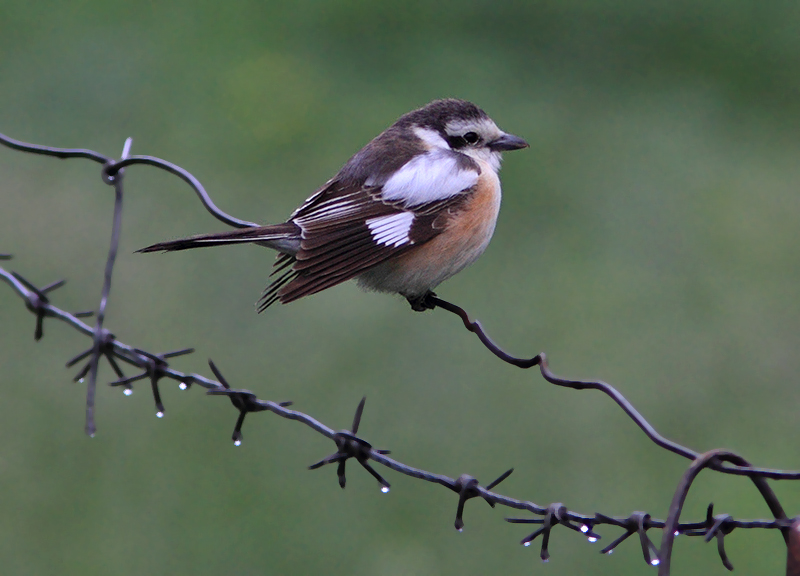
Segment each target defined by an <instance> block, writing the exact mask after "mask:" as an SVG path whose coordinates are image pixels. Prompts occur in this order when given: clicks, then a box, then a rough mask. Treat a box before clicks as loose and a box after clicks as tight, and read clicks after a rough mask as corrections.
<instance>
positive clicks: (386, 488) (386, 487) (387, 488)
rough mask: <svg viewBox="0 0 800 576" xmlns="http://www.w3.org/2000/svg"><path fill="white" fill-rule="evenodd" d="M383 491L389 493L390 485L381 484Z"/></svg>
mask: <svg viewBox="0 0 800 576" xmlns="http://www.w3.org/2000/svg"><path fill="white" fill-rule="evenodd" d="M381 492H383V493H384V494H386V493H388V492H389V487H388V486H381Z"/></svg>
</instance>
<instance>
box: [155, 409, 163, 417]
mask: <svg viewBox="0 0 800 576" xmlns="http://www.w3.org/2000/svg"><path fill="white" fill-rule="evenodd" d="M156 417H158V418H163V417H164V413H163V412H162V411H161V410H159V411H158V412H156Z"/></svg>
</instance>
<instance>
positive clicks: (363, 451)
mask: <svg viewBox="0 0 800 576" xmlns="http://www.w3.org/2000/svg"><path fill="white" fill-rule="evenodd" d="M0 143H2V144H4V145H6V146H7V147H9V148H12V149H14V150H19V151H23V152H29V153H34V154H41V155H47V156H54V157H57V158H84V159H89V160H92V161H95V162H98V163H100V164H102V165H103V167H102V172H101V174H102V176H103V181H104V182H105V183H106V184H109V185H112V186H114V190H115V203H114V213H113V226H112V235H111V243H110V248H109V254H108V258H107V260H106V268H105V275H104V283H103V289H102V293H101V300H100V304H99V307H98V312H97V318H96V323H95V327H94V328H91V327H89V326H87V325H86V324H84V323H83V322H82V321H81V320H80V318H81V317H84V316H87V315H91V314H92V313H91V312H79V313H75V314H71V313H69V312H65V311H64V310H61V309H60V308H58V307H56V306H54V305H53V304H52V303H51V302H50V297H49V296H48V294H49V293H50V292H52V291H54V290H56V289H57V288H59V287H61V286H63V285H64V282H65V281H64V280H59V281H57V282H53V283H51V284H48V285H47V286H44V287H42V288H37V287H36V286H35V285H33V284H32V283H31V282H29V281H28V280H26V279H25V278H23V277H22V276H21V275H19V274H18V273H16V272H12V271H8V270H5V269H4V268H2V267H0V279H2V280H4V281H5V282H6V283H7V284H9V285H10V286H11V288H12V289H13V290H14V291H15V292H16V293H17V294H18V295H19V296H20V297H21V298H22V299H23V301H24V303H25V306H26V307H27V308H28V310H29V311H31V312H32V313H33V314H34V315H35V317H36V326H35V330H34V338H35V340H39V339H40V338H41V337H42V336H43V334H44V328H43V321H44V319H45V318H56V319H59V320H61V321H62V322H65V323H66V324H68V325H70V326H72V327H73V328H75V329H76V330H77V331H79V332H81V333H83V334H85V335H87V336H90V337H91V338H92V346H91V347H90V348H89V349H88V350H86V351H84V352H82V353H81V354H79V355H77V356H76V357H74V358H72V359H71V360H70V361H68V362H67V366H68V367H70V366H73V365H75V364H77V363H78V362H80V361H82V360H84V359H86V358H88V362H87V363H86V365H85V366H84V367H83V368H82V369H81V370H80V371H79V372H78V374H77V375H76V377H75V380H83V378H84V377H85V376H86V375H87V374H88V375H89V383H88V386H87V401H86V432H87V434H90V435H93V434H94V433H95V431H96V428H95V425H94V391H95V385H96V378H97V369H98V364H99V361H100V358H101V357H104V358H106V359H107V361H108V362H109V364H110V365H111V367H112V369H113V370H114V372H115V373H116V374H117V376H118V379H117V380H116V381H114V382H111V383H110V385H111V386H119V387H122V388H123V389H124V390H125V392H126V393H130V391H131V390H132V385H133V384H134V383H135V382H137V381H139V380H143V379H148V380H149V381H150V386H151V392H152V394H153V399H154V403H155V405H156V410H157V414H158V415H159V416H163V414H164V406H163V403H162V402H161V396H160V391H159V382H160V380H162V379H163V378H168V379H171V380H175V381H177V382H179V386H180V388H181V389H184V390H185V389H187V388H189V387H191V386H192V385H193V384H197V385H199V386H201V387H203V388H206V389H207V394H210V395H221V396H227V397H228V398H229V400H230V401H231V404H232V405H233V406H234V408H235V409H236V410H238V412H239V414H238V417H237V420H236V424H235V426H234V431H233V434H232V440H233V442H234V444H235V445H239V444H241V443H242V440H243V434H242V427H243V425H244V420H245V417H246V415H247V414H248V413H250V412H264V411H268V412H272V413H273V414H276V415H278V416H281V417H283V418H286V419H289V420H296V421H298V422H302V423H303V424H305V425H306V426H308V427H310V428H311V429H312V430H314V431H316V432H317V433H319V434H321V435H323V436H325V437H326V438H329V439H331V440H333V441H334V443H335V445H336V452H335V453H333V454H332V455H330V456H327V457H325V458H323V459H322V460H320V461H319V462H317V463H315V464H312V465H311V466H309V468H310V469H316V468H320V467H322V466H324V465H326V464H333V463H336V464H337V477H338V481H339V484H340V486H341V487H342V488H344V487H345V485H346V475H345V472H346V462H347V461H348V460H350V459H355V460H356V462H358V463H359V465H360V466H361V467H362V468H364V469H365V470H366V471H367V472H368V473H369V474H370V475H372V476H373V477H374V478H375V479H376V480H377V482H378V484H379V486H380V488H381V490H382V491H383V492H388V491H389V489H390V484H389V482H388V481H387V480H386V479H385V478H383V476H382V475H381V474H379V473H378V472H377V471H376V470H375V469H374V468H373V467H372V466H371V465H370V461H372V462H374V463H377V464H381V465H383V466H385V467H387V468H389V469H391V470H394V471H395V472H399V473H401V474H404V475H406V476H410V477H413V478H417V479H420V480H424V481H427V482H432V483H436V484H440V485H442V486H444V487H446V488H448V489H450V490H452V491H453V492H455V493H456V494H457V495H458V502H457V509H456V516H455V523H454V525H455V527H456V529H458V530H459V531H460V530H462V529H463V527H464V520H463V513H464V507H465V504H466V502H467V501H468V500H470V499H474V498H481V499H483V500H484V501H486V502H487V503H488V504H489V505H490V506H492V507H495V506H496V505H498V504H499V505H501V506H504V507H507V508H511V509H516V510H525V511H528V512H530V513H531V514H533V515H536V516H541V518H506V520H507V521H508V522H511V523H516V524H537V525H541V527H540V528H538V529H537V530H535V531H534V532H533V533H531V534H529V535H528V536H526V537H525V538H523V539H522V541H521V544H523V545H525V546H528V545H530V544H531V543H532V542H533V541H534V540H535V539H537V538H538V537H539V536H541V537H542V546H541V551H540V557H541V558H542V560H544V561H547V560H548V559H549V551H548V544H549V538H550V534H551V531H552V529H553V528H554V527H555V526H558V525H560V526H565V527H566V528H569V529H571V530H573V531H575V532H577V533H580V534H582V535H583V536H584V537H586V538H587V539H588V541H590V542H595V541H597V540H599V539H600V538H601V536H600V535H599V534H597V533H596V532H595V531H594V529H595V527H597V526H600V525H610V526H616V527H619V528H622V529H623V530H624V532H623V534H622V535H621V536H619V537H618V538H617V539H616V540H614V541H613V542H611V544H609V545H608V546H606V547H605V548H603V549H602V550H601V552H602V553H604V554H607V553H610V552H611V551H613V550H614V549H615V548H616V547H617V546H618V545H619V544H621V543H622V542H623V541H625V540H626V539H627V538H628V537H630V536H632V535H633V534H637V535H638V537H639V542H640V544H641V549H642V555H643V557H644V560H645V562H647V563H648V564H650V565H659V575H662V574H663V575H667V574H669V569H670V560H671V554H672V545H673V542H674V536H676V535H678V534H684V535H687V536H702V537H704V538H705V540H706V541H709V540H710V539H712V538H715V539H716V540H717V544H718V552H719V555H720V559H721V561H722V563H723V565H724V566H725V567H726V568H728V569H729V570H732V569H733V566H732V564H731V563H730V560H729V559H728V557H727V554H726V552H725V548H724V537H725V536H726V535H727V534H730V533H731V532H732V531H733V530H734V529H736V528H740V529H778V530H780V531H781V532H782V534H783V536H784V539H785V541H786V542H787V546H788V555H787V574H798V573H800V568H798V566H800V562H798V561H797V558H798V557H800V552H798V550H799V549H800V545H799V544H798V542H799V541H800V537H798V536H797V534H798V529H797V526H798V522H797V521H796V520H794V519H790V518H787V516H786V514H785V513H784V511H783V509H782V507H781V505H780V503H779V502H778V499H777V497H776V496H775V494H774V492H773V491H772V489H771V488H770V487H769V485H768V484H767V479H768V478H769V479H776V480H781V479H782V480H797V479H800V472H797V471H784V470H774V469H767V468H758V467H753V466H751V465H750V464H749V463H748V462H747V461H746V460H744V458H742V457H741V456H739V455H737V454H734V453H731V452H727V451H721V450H715V451H711V452H706V453H705V454H700V453H699V452H697V451H694V450H692V449H690V448H687V447H685V446H682V445H680V444H678V443H676V442H674V441H671V440H669V439H667V438H665V437H663V436H662V435H661V434H659V433H658V431H657V430H655V428H653V427H652V425H650V423H649V422H647V420H646V419H645V418H644V417H643V416H642V415H641V414H639V412H638V411H637V410H636V409H635V408H634V406H633V405H632V404H631V403H630V402H629V401H628V400H627V399H626V398H625V397H624V396H623V395H622V394H621V393H620V392H619V391H617V390H616V389H615V388H614V387H612V386H611V385H609V384H607V383H605V382H602V381H580V380H568V379H564V378H561V377H559V376H556V375H555V374H554V373H553V372H552V371H551V370H550V369H549V367H548V363H547V358H546V356H545V354H544V353H540V354H537V355H536V356H534V357H532V358H528V359H525V358H516V357H514V356H511V355H510V354H508V353H507V352H505V351H504V350H502V348H500V347H499V346H498V345H497V344H495V343H494V341H493V340H492V339H491V338H490V337H489V336H488V335H487V334H486V332H485V331H484V329H483V327H482V326H481V324H480V322H479V321H473V320H471V319H470V317H469V314H468V313H467V312H466V311H465V310H464V309H463V308H460V307H458V306H456V305H454V304H452V303H450V302H448V301H446V300H443V299H441V298H438V297H437V296H435V295H433V294H431V295H430V296H429V297H428V302H427V303H428V304H429V307H430V308H437V307H438V308H442V309H444V310H446V311H448V312H451V313H453V314H455V315H457V316H459V317H460V318H461V320H462V322H463V323H464V326H465V328H466V329H467V330H469V331H470V332H473V333H475V334H476V335H477V336H478V338H479V339H480V341H481V342H482V343H483V345H484V346H485V347H486V348H487V349H488V350H489V351H490V352H492V353H493V354H494V355H495V356H497V357H498V358H499V359H501V360H502V361H504V362H507V363H509V364H511V365H514V366H517V367H520V368H531V367H534V366H538V367H539V369H540V372H541V374H542V376H543V377H544V379H545V380H546V381H548V382H549V383H551V384H554V385H558V386H565V387H569V388H573V389H576V390H587V389H591V390H598V391H601V392H603V393H604V394H606V395H607V396H609V397H610V398H611V399H612V400H613V401H614V402H615V403H616V404H617V405H618V406H620V408H621V409H622V410H623V411H624V412H625V414H626V415H627V416H628V417H629V418H631V419H632V420H633V421H634V422H635V423H636V425H637V426H639V428H640V429H641V430H642V431H643V432H644V433H645V434H646V435H647V436H648V438H650V439H651V440H652V441H653V442H654V443H655V444H657V445H658V446H659V447H661V448H664V449H665V450H668V451H670V452H673V453H674V454H677V455H679V456H682V457H684V458H687V459H690V460H692V465H691V466H690V468H689V469H688V470H687V472H686V474H685V475H684V477H683V478H682V480H681V482H680V483H679V485H678V487H677V489H676V493H675V496H674V497H673V502H672V504H671V506H670V511H669V516H668V519H667V520H666V521H662V520H658V519H654V518H652V517H651V515H650V514H648V513H646V512H633V513H632V514H630V515H629V516H628V517H613V516H607V515H605V514H601V513H595V514H583V513H579V512H574V511H570V510H569V509H568V508H567V507H566V506H565V505H564V504H562V503H560V502H559V503H553V504H550V505H548V506H541V505H538V504H535V503H534V502H532V501H530V500H521V499H517V498H513V497H510V496H505V495H503V494H500V493H498V492H495V491H493V489H494V488H495V487H496V486H497V485H499V484H500V483H501V482H502V481H503V480H505V479H506V478H507V477H508V476H509V475H510V474H511V473H512V471H513V468H512V469H509V470H508V471H506V472H504V473H503V474H501V475H500V476H499V477H498V478H497V479H496V480H494V481H492V482H489V483H487V484H486V485H485V486H483V485H481V484H480V482H479V481H478V480H477V479H476V478H474V477H472V476H470V475H467V474H463V475H461V476H460V477H459V478H457V479H454V478H450V477H448V476H444V475H441V474H436V473H433V472H428V471H426V470H421V469H418V468H414V467H412V466H409V465H407V464H404V463H401V462H399V461H397V460H394V459H392V458H390V457H389V456H388V454H389V451H388V450H379V449H375V448H373V447H372V445H371V444H370V443H369V442H367V441H366V440H364V439H363V438H361V437H360V436H358V435H357V433H358V429H359V426H360V423H361V418H362V414H363V411H364V405H365V399H362V400H361V402H360V403H359V405H358V407H357V409H356V413H355V416H354V419H353V423H352V425H351V427H350V429H343V430H340V431H338V432H337V431H335V430H333V429H332V428H329V427H328V426H326V425H325V424H323V423H321V422H319V421H318V420H316V419H315V418H313V417H311V416H309V415H308V414H305V413H303V412H300V411H296V410H291V409H289V406H290V405H291V402H274V401H269V400H261V399H259V398H257V397H256V395H255V394H254V393H253V392H251V391H249V390H245V389H235V388H232V387H231V386H230V385H229V384H228V382H227V381H226V380H225V378H224V377H223V375H222V373H221V372H220V371H219V369H218V368H217V367H216V365H215V364H214V363H213V362H212V361H211V360H209V367H210V368H211V371H212V372H213V373H214V375H215V376H216V377H217V380H211V379H209V378H206V377H204V376H201V375H199V374H193V373H192V374H188V373H183V372H179V371H177V370H174V369H173V368H171V367H170V366H169V363H168V362H167V360H168V359H169V358H172V357H175V356H179V355H183V354H188V353H191V352H193V349H190V348H187V349H183V350H177V351H174V352H167V353H163V354H152V353H150V352H147V351H144V350H141V349H139V348H135V347H132V346H129V345H127V344H124V343H123V342H121V341H119V340H118V339H117V338H116V337H115V336H114V335H113V334H112V333H111V332H110V331H108V330H107V329H106V328H105V327H104V326H103V324H104V320H105V306H106V303H107V300H108V297H109V294H110V288H111V278H112V274H113V266H114V261H115V258H116V252H117V247H118V244H119V237H120V231H121V223H122V197H123V174H124V168H125V167H127V166H133V165H136V164H144V165H149V166H154V167H157V168H159V169H162V170H165V171H167V172H169V173H171V174H174V175H176V176H178V177H179V178H181V179H182V180H183V181H185V182H186V183H187V184H189V186H191V187H192V189H193V190H194V191H195V193H196V194H197V196H198V198H199V199H200V201H201V202H202V204H203V206H204V207H205V208H206V210H208V212H209V213H210V214H211V215H212V216H214V217H215V218H217V219H218V220H220V221H222V222H225V223H226V224H229V225H231V226H234V227H248V226H255V224H254V223H252V222H248V221H245V220H240V219H238V218H235V217H233V216H230V215H228V214H226V213H225V212H223V211H221V210H220V209H219V208H217V206H216V205H215V204H214V202H213V201H212V200H211V198H210V196H209V195H208V194H207V192H206V191H205V189H204V188H203V186H202V185H201V184H200V182H199V181H198V180H197V179H196V178H195V177H194V176H193V175H192V174H190V173H189V172H188V171H186V170H184V169H183V168H181V167H179V166H176V165H174V164H172V163H170V162H167V161H165V160H161V159H159V158H154V157H150V156H129V151H130V146H131V139H130V138H129V139H127V140H126V142H125V146H124V149H123V152H122V155H121V157H120V159H119V160H114V159H111V158H109V157H106V156H104V155H102V154H99V153H97V152H94V151H92V150H86V149H65V148H52V147H46V146H38V145H33V144H27V143H25V142H21V141H18V140H14V139H11V138H8V137H7V136H4V135H3V134H0ZM10 259H11V256H10V255H8V254H0V260H10ZM117 360H120V361H122V362H124V363H125V364H128V365H131V366H134V367H136V368H138V369H139V370H141V372H140V373H139V374H137V375H135V376H128V377H126V376H125V375H124V374H123V372H122V370H121V368H120V366H119V364H118V363H117ZM705 468H708V469H711V470H714V471H716V472H720V473H725V474H734V475H743V476H748V477H749V478H751V480H753V482H754V483H755V485H756V487H757V488H758V490H759V491H760V493H761V495H762V497H763V498H764V500H765V502H766V503H767V505H768V507H769V508H770V511H771V512H772V514H773V515H774V517H775V519H774V520H736V519H734V518H733V517H732V516H731V515H728V514H720V515H716V516H715V515H713V505H710V506H709V509H708V513H707V515H706V518H705V519H704V520H702V521H697V522H684V523H680V522H679V517H680V512H681V509H682V506H683V502H684V501H685V498H686V494H687V493H688V490H689V488H690V487H691V484H692V481H693V479H694V478H695V477H696V475H697V474H698V473H699V472H700V471H701V470H703V469H705ZM653 528H655V529H663V532H664V533H663V536H662V542H661V548H660V549H659V548H656V547H655V545H654V544H653V543H652V541H651V540H650V538H649V537H648V535H647V532H648V530H650V529H653Z"/></svg>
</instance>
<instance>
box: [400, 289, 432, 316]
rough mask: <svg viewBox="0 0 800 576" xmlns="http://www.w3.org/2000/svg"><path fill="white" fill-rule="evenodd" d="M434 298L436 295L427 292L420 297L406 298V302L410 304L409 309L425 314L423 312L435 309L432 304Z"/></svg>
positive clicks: (429, 291)
mask: <svg viewBox="0 0 800 576" xmlns="http://www.w3.org/2000/svg"><path fill="white" fill-rule="evenodd" d="M435 297H436V294H435V293H434V292H432V291H431V290H428V291H427V292H425V294H423V295H422V296H406V300H408V303H409V304H411V309H412V310H414V311H415V312H425V310H433V309H434V308H436V304H435V303H434V302H433V299H434V298H435Z"/></svg>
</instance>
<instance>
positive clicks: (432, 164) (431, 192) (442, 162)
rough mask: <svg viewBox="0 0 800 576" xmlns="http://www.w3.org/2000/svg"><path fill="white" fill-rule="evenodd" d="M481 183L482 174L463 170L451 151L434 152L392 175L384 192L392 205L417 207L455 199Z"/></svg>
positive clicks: (417, 157) (382, 194)
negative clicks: (399, 202)
mask: <svg viewBox="0 0 800 576" xmlns="http://www.w3.org/2000/svg"><path fill="white" fill-rule="evenodd" d="M477 183H478V172H477V171H476V170H473V169H470V168H461V167H460V166H459V164H458V160H457V159H456V158H455V157H454V156H453V154H452V153H451V152H449V151H444V150H436V149H434V150H430V151H428V152H426V153H425V154H420V155H419V156H415V157H414V158H412V159H411V160H410V161H408V162H406V163H405V164H404V165H403V166H402V167H401V168H400V169H399V170H398V171H397V172H395V173H394V174H392V176H391V178H389V179H388V180H387V181H386V184H384V185H383V189H382V190H381V196H382V197H383V199H384V200H387V201H389V202H393V201H401V202H403V204H404V205H405V206H416V205H418V204H426V203H428V202H435V201H437V200H444V199H445V198H450V197H451V196H455V195H456V194H458V193H459V192H462V191H464V190H466V189H468V188H471V187H473V186H475V184H477Z"/></svg>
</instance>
